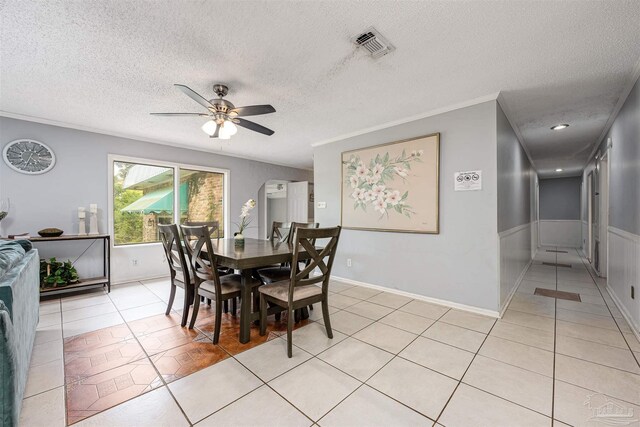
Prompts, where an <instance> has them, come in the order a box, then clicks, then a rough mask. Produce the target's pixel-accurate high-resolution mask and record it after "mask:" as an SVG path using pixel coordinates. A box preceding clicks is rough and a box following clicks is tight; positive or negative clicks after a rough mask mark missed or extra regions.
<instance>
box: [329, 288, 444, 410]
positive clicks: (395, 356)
mask: <svg viewBox="0 0 640 427" xmlns="http://www.w3.org/2000/svg"><path fill="white" fill-rule="evenodd" d="M412 301H414V300H412ZM410 302H411V301H409V302H407V303H406V304H404V305H403V306H401V307H404V306H405V305H407V304H409V303H410ZM398 310H399V309H396V310H394V311H398ZM449 310H451V309H450V308H449V309H447V311H445V312H444V313H442V315H441V316H440V317H439V318H438V319H437V320H436V321H435V322H433V323H432V324H431V325H429V326H428V327H427V328H426V329H425V330H424V331H423V332H422V333H424V332H426V331H427V330H428V329H429V328H430V327H432V326H433V325H435V324H436V323H437V322H438V320H440V319H441V318H442V317H443V316H444V315H445V314H447V313H448V312H449ZM391 313H393V311H392V312H391ZM391 313H388V314H386V315H385V316H382V317H381V318H380V319H382V318H384V317H386V316H388V315H390V314H391ZM376 322H378V320H376V321H374V323H376ZM372 324H373V323H372ZM383 324H384V323H383ZM369 326H371V325H369ZM387 326H389V325H387ZM367 327H368V326H367ZM391 327H392V326H391ZM363 329H364V328H363ZM396 329H398V328H396ZM420 336H421V335H417V336H416V337H415V338H414V339H413V340H411V342H410V343H408V344H407V345H405V346H404V347H403V348H402V349H401V350H400V351H399V352H398V353H397V354H394V355H393V357H392V358H391V359H389V361H387V362H386V363H385V364H384V365H382V366H381V367H380V368H379V369H377V370H376V371H375V372H374V373H373V374H372V375H370V376H369V378H367V379H366V380H365V381H360V380H358V381H360V382H361V384H360V385H359V386H358V387H356V389H355V390H353V391H352V392H351V393H349V394H348V395H347V396H345V397H344V399H342V400H341V401H340V402H338V403H337V404H336V405H335V406H333V407H332V408H331V409H329V411H327V412H325V414H324V415H323V416H322V417H320V418H319V419H318V421H317V422H320V420H321V419H322V418H324V417H325V416H327V415H328V414H329V413H330V412H331V411H333V410H334V409H335V408H337V407H338V406H339V405H340V404H341V403H342V402H344V401H345V400H347V399H348V398H349V396H351V395H353V394H354V393H355V392H356V391H358V390H359V389H360V388H362V386H364V385H367V386H368V387H371V386H370V385H369V384H367V381H369V380H370V379H371V378H373V377H374V376H375V375H376V374H378V373H379V372H380V371H381V370H382V369H384V368H385V367H386V366H387V365H389V364H390V363H391V362H392V361H393V360H395V359H396V358H397V357H399V356H398V355H399V354H400V353H402V352H403V351H404V350H405V349H406V348H407V347H409V346H410V345H411V344H413V342H415V341H416V340H417V339H418V338H419V337H420ZM352 338H354V339H356V340H358V338H355V337H353V336H352ZM358 341H361V340H358ZM361 342H364V341H361ZM365 344H369V343H366V342H365ZM369 345H372V344H369ZM373 347H375V348H379V347H377V346H373ZM381 350H383V351H386V350H384V349H381ZM325 351H326V350H325ZM323 352H324V351H322V352H320V353H318V354H321V353H323ZM387 353H390V352H388V351H387ZM391 354H393V353H391ZM402 359H403V360H404V358H402ZM319 360H322V359H319ZM323 362H324V361H323ZM324 363H327V362H324ZM327 364H328V365H329V366H332V367H334V368H335V369H338V370H340V371H341V372H344V371H342V370H341V369H339V368H337V367H335V366H333V365H331V364H329V363H327ZM419 366H421V365H419ZM427 369H428V368H427ZM431 371H433V370H431ZM433 372H437V371H433ZM344 373H345V374H347V375H349V376H351V377H352V378H355V377H353V376H352V375H350V374H348V373H346V372H344ZM438 373H439V372H438ZM441 375H442V374H441ZM356 379H357V378H356ZM371 388H372V389H374V390H376V391H377V392H378V393H381V394H383V395H384V396H386V397H388V398H390V399H392V400H394V401H395V402H398V403H400V404H401V405H403V406H405V407H407V408H409V409H411V410H412V411H414V412H416V413H418V414H419V415H421V416H423V417H425V418H427V419H428V420H430V421H434V422H435V421H436V420H433V419H432V418H430V417H428V416H426V415H424V414H423V413H421V412H419V411H417V410H416V409H415V408H412V407H410V406H408V405H406V404H405V403H402V402H400V401H398V400H396V399H395V398H393V397H392V396H389V395H387V394H386V393H384V392H382V391H380V390H378V389H377V388H374V387H371Z"/></svg>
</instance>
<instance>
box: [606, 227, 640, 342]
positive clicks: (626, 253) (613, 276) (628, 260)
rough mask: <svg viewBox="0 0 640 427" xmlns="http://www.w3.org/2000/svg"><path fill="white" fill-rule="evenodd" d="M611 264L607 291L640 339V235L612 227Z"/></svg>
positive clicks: (610, 242)
mask: <svg viewBox="0 0 640 427" xmlns="http://www.w3.org/2000/svg"><path fill="white" fill-rule="evenodd" d="M608 261H609V265H608V277H607V291H608V292H609V295H611V298H612V299H613V300H614V302H615V303H616V305H617V306H618V309H620V311H621V312H622V315H623V316H624V317H625V318H626V320H627V322H628V323H629V325H631V328H632V329H633V331H634V333H635V334H636V336H637V337H638V339H639V340H640V236H638V235H637V234H633V233H629V232H627V231H624V230H620V229H618V228H615V227H609V256H608ZM632 285H633V286H634V287H635V299H631V286H632Z"/></svg>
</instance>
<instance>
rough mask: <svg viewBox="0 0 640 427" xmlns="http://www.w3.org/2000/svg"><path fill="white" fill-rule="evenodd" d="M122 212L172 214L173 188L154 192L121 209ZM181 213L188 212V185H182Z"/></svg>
mask: <svg viewBox="0 0 640 427" xmlns="http://www.w3.org/2000/svg"><path fill="white" fill-rule="evenodd" d="M121 211H122V212H142V213H144V214H150V213H162V212H164V213H172V212H173V187H166V188H162V189H160V190H156V191H152V192H151V193H147V194H145V195H144V196H142V197H140V198H139V199H138V200H136V201H135V202H133V203H131V204H130V205H129V206H126V207H124V208H122V209H121ZM180 212H181V213H185V212H187V183H186V182H185V183H183V184H181V185H180Z"/></svg>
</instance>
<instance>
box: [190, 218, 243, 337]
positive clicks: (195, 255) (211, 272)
mask: <svg viewBox="0 0 640 427" xmlns="http://www.w3.org/2000/svg"><path fill="white" fill-rule="evenodd" d="M180 228H181V229H182V237H183V240H184V246H185V247H186V248H187V251H188V252H189V253H190V254H191V274H192V275H193V277H194V285H195V286H194V293H195V296H196V297H195V298H194V300H193V314H192V315H191V321H190V323H189V329H193V326H194V325H195V323H196V318H197V316H198V309H199V307H200V298H198V296H203V297H205V298H208V299H210V300H212V301H214V306H215V322H216V323H215V329H214V334H213V343H214V344H217V343H218V340H219V339H220V325H221V322H222V303H223V302H224V301H228V300H232V302H233V306H234V307H233V312H232V315H233V316H235V315H236V312H237V307H236V298H239V297H240V290H241V286H242V278H241V276H240V275H239V274H227V275H225V276H220V275H219V274H218V269H217V267H218V265H217V260H216V254H215V252H214V251H213V245H212V243H211V235H210V234H209V229H208V228H207V227H206V226H188V225H182V226H180Z"/></svg>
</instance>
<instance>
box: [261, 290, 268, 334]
mask: <svg viewBox="0 0 640 427" xmlns="http://www.w3.org/2000/svg"><path fill="white" fill-rule="evenodd" d="M266 333H267V300H266V299H265V298H264V295H262V294H260V336H264V335H265V334H266Z"/></svg>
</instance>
